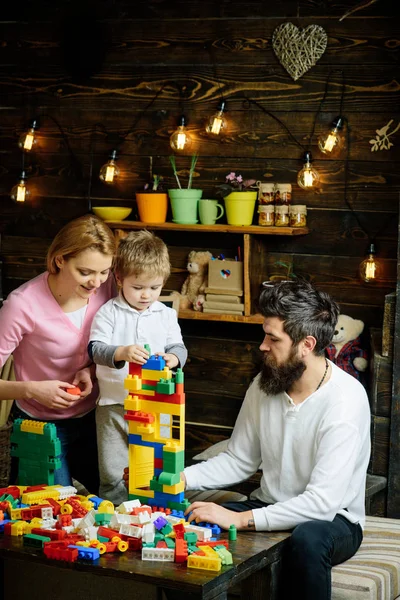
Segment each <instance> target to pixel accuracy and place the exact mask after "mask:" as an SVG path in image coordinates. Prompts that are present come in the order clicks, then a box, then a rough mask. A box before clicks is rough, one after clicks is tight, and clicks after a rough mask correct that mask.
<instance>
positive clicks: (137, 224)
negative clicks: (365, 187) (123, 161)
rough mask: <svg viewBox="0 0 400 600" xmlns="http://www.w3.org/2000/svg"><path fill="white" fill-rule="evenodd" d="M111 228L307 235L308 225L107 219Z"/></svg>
mask: <svg viewBox="0 0 400 600" xmlns="http://www.w3.org/2000/svg"><path fill="white" fill-rule="evenodd" d="M105 222H106V223H107V225H108V226H109V227H110V228H111V229H145V228H146V227H150V228H151V229H152V230H160V231H198V232H199V233H200V232H205V231H209V232H213V233H255V234H257V235H260V234H261V235H306V234H307V233H309V229H308V228H307V227H260V226H259V225H249V226H245V225H243V226H241V225H201V224H196V225H181V224H178V223H143V222H142V221H105Z"/></svg>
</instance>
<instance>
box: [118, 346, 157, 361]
mask: <svg viewBox="0 0 400 600" xmlns="http://www.w3.org/2000/svg"><path fill="white" fill-rule="evenodd" d="M149 357H150V355H149V353H148V352H147V350H145V349H144V348H142V346H138V345H137V344H131V345H130V346H119V347H118V348H117V349H116V351H115V354H114V361H115V362H118V361H120V360H125V361H126V362H133V363H136V364H137V365H144V363H145V362H147V361H148V360H149Z"/></svg>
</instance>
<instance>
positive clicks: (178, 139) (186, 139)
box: [169, 115, 192, 152]
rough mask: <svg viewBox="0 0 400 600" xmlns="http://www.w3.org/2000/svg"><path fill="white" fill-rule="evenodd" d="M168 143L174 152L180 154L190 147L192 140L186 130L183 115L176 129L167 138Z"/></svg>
mask: <svg viewBox="0 0 400 600" xmlns="http://www.w3.org/2000/svg"><path fill="white" fill-rule="evenodd" d="M169 143H170V146H171V148H172V149H173V150H175V152H182V151H183V150H187V149H188V148H189V147H190V145H191V143H192V138H191V137H190V135H189V133H188V131H187V129H186V119H185V117H184V116H183V115H182V116H181V117H179V120H178V128H177V129H176V130H175V131H174V133H173V134H172V135H171V137H170V138H169Z"/></svg>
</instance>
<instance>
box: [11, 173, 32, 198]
mask: <svg viewBox="0 0 400 600" xmlns="http://www.w3.org/2000/svg"><path fill="white" fill-rule="evenodd" d="M25 182H26V174H25V171H22V172H21V176H20V181H19V182H18V183H17V184H16V185H14V187H13V188H12V190H11V194H10V195H11V200H14V202H25V201H26V200H28V198H29V196H30V191H29V188H27V187H26V183H25Z"/></svg>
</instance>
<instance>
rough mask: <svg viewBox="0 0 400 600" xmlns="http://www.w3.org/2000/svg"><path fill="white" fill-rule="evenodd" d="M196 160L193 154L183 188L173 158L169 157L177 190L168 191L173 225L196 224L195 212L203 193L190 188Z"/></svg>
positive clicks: (195, 155) (196, 157) (196, 156)
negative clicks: (186, 180) (185, 185)
mask: <svg viewBox="0 0 400 600" xmlns="http://www.w3.org/2000/svg"><path fill="white" fill-rule="evenodd" d="M197 159H198V155H197V154H194V155H193V156H192V158H191V162H190V169H189V172H188V182H187V187H186V188H184V187H182V185H181V181H180V179H179V174H178V170H177V167H176V160H175V156H170V157H169V161H170V163H171V167H172V171H173V173H174V177H175V180H176V183H177V185H178V187H177V188H172V189H169V190H168V196H169V199H170V201H171V209H172V220H173V222H174V223H183V224H186V225H191V224H195V223H197V222H198V220H197V210H198V204H199V200H200V198H201V195H202V193H203V191H202V190H199V189H194V188H192V181H193V175H194V173H195V167H196V163H197ZM181 174H182V173H181Z"/></svg>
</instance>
